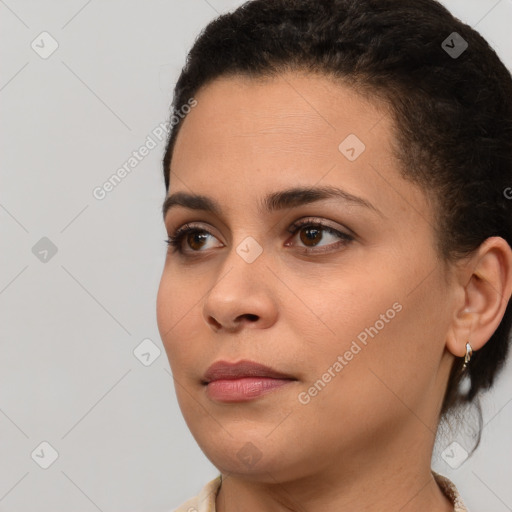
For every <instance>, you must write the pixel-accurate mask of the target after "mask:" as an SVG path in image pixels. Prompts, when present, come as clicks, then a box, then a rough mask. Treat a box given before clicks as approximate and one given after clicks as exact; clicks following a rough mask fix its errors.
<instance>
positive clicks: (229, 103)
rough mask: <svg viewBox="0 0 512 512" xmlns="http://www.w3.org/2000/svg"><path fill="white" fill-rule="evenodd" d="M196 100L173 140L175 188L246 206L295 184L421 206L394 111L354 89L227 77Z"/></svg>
mask: <svg viewBox="0 0 512 512" xmlns="http://www.w3.org/2000/svg"><path fill="white" fill-rule="evenodd" d="M195 99H196V100H197V106H195V107H194V108H193V109H192V110H191V112H190V113H189V114H188V115H187V117H186V118H185V120H184V121H183V125H182V126H181V129H180V132H179V134H178V137H177V140H176V144H175V149H174V154H173V159H172V162H171V178H170V183H171V185H170V191H169V192H170V193H172V192H175V191H190V190H188V189H190V188H193V189H194V191H195V192H200V193H203V194H206V195H207V194H208V192H212V193H213V192H215V195H216V196H217V198H218V199H219V200H220V201H224V202H226V203H230V204H235V203H238V206H240V207H242V206H243V205H244V203H246V202H247V201H250V200H251V198H252V197H254V198H255V199H256V197H262V196H263V195H265V194H266V193H268V192H272V191H275V190H279V189H284V188H286V187H289V186H290V184H294V185H309V186H312V185H316V184H323V185H333V186H340V187H343V188H344V189H345V190H347V191H348V192H350V193H353V194H356V195H360V196H365V197H369V198H372V202H373V203H374V204H375V205H376V206H377V207H378V208H379V209H382V208H380V207H379V204H381V206H382V203H384V202H388V203H389V204H390V205H391V206H393V207H394V208H395V209H396V208H398V209H399V210H400V209H401V210H402V211H403V210H404V209H407V201H405V202H404V201H403V199H404V197H408V196H409V197H411V194H412V195H414V194H417V195H418V198H416V199H413V201H419V202H418V205H419V207H421V202H422V201H423V197H422V196H423V194H422V193H421V191H420V190H414V191H411V190H410V189H411V188H416V187H412V185H411V183H410V182H405V180H403V178H401V177H400V175H399V172H398V170H397V165H398V164H397V162H396V160H395V158H394V157H393V154H392V147H391V144H392V142H393V141H394V138H393V133H394V125H393V122H392V120H391V117H390V115H389V114H388V113H387V111H386V109H385V108H384V107H383V106H382V105H381V104H379V103H377V102H373V101H369V100H367V99H364V98H363V97H362V96H360V95H359V94H358V93H357V92H356V91H354V90H353V89H352V88H351V87H349V86H348V85H343V84H341V83H334V81H333V80H332V79H330V78H327V77H324V76H319V75H307V74H297V73H294V74H292V73H290V74H283V75H279V76H277V77H273V78H270V79H257V80H256V79H253V78H248V77H223V78H220V79H217V80H215V81H214V82H212V83H210V84H208V85H207V86H206V87H204V88H202V89H201V90H200V91H199V92H198V94H197V95H196V98H195ZM401 195H402V196H403V197H402V201H397V199H399V198H400V196H401ZM409 206H410V205H409Z"/></svg>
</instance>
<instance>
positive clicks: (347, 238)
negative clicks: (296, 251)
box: [164, 219, 354, 255]
mask: <svg viewBox="0 0 512 512" xmlns="http://www.w3.org/2000/svg"><path fill="white" fill-rule="evenodd" d="M303 227H313V228H320V229H322V230H324V231H327V232H328V233H330V234H332V235H336V236H338V237H339V238H341V241H340V242H338V243H336V244H330V245H328V246H325V247H330V248H331V249H332V246H336V247H339V246H340V245H347V244H348V243H350V242H352V241H353V240H354V237H353V236H352V235H349V234H348V233H343V232H342V231H338V230H337V229H334V228H332V227H331V226H327V225H325V224H322V223H321V222H318V221H314V220H312V219H302V220H298V221H296V222H294V223H293V224H292V225H291V229H289V230H288V233H290V234H292V235H295V234H296V233H297V232H298V231H300V229H301V228H303ZM190 233H206V234H208V235H211V233H210V232H209V231H207V230H206V229H201V228H198V227H195V226H193V225H190V224H184V225H183V226H182V227H181V228H179V229H177V230H176V232H175V233H174V235H169V237H168V239H167V240H164V241H165V242H166V243H167V244H168V245H169V247H171V248H172V252H173V253H174V252H177V253H179V254H181V255H186V252H185V251H184V250H183V248H182V241H183V239H184V238H185V236H187V235H188V234H190ZM212 236H213V235H212ZM302 249H303V250H304V251H303V252H305V253H308V254H309V253H317V254H318V253H322V252H325V250H314V249H312V248H307V247H303V248H302ZM331 249H328V250H329V251H330V250H331ZM192 252H193V253H201V252H204V251H192Z"/></svg>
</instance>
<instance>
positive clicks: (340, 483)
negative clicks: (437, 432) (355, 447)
mask: <svg viewBox="0 0 512 512" xmlns="http://www.w3.org/2000/svg"><path fill="white" fill-rule="evenodd" d="M415 430H416V431H414V432H412V435H410V436H409V439H408V440H406V439H405V438H404V437H403V436H397V440H396V444H395V443H383V445H382V446H379V447H376V446H370V447H368V450H367V451H366V456H365V455H361V453H360V452H359V453H357V452H356V453H349V454H347V453H346V452H345V453H343V454H339V456H337V457H333V458H332V459H333V460H334V461H335V463H333V464H331V466H323V467H322V468H320V469H319V470H318V471H316V472H315V473H311V472H310V473H308V474H304V475H300V476H297V477H296V478H286V477H285V476H284V473H283V474H281V473H277V472H276V473H273V474H272V473H271V472H270V471H267V472H264V473H262V474H259V475H257V476H255V475H250V476H247V475H235V474H229V475H225V474H224V473H223V481H222V485H221V488H220V490H219V492H218V495H217V500H216V510H217V512H237V511H240V510H244V511H245V512H260V511H261V510H265V511H266V512H291V511H297V512H314V511H318V510H322V511H324V512H353V510H354V509H357V510H358V511H360V512H382V510H397V511H398V510H399V511H400V512H453V505H452V504H451V503H450V501H449V500H448V498H447V497H446V496H445V495H444V493H443V492H442V490H441V489H440V488H439V486H438V485H437V483H436V482H435V480H434V477H433V475H432V473H431V469H430V462H431V454H432V448H433V442H434V439H433V434H432V432H431V431H430V430H428V429H426V428H425V426H424V425H423V426H421V425H419V426H418V428H417V429H415ZM402 434H403V433H402ZM341 461H343V462H345V461H348V462H347V463H342V462H341Z"/></svg>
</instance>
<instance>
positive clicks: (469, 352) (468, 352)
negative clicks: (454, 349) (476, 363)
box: [462, 341, 473, 369]
mask: <svg viewBox="0 0 512 512" xmlns="http://www.w3.org/2000/svg"><path fill="white" fill-rule="evenodd" d="M472 355H473V349H472V348H471V345H470V344H469V341H468V342H467V343H466V355H465V356H464V364H463V365H462V369H464V368H466V367H467V365H468V363H469V361H470V360H471V356H472Z"/></svg>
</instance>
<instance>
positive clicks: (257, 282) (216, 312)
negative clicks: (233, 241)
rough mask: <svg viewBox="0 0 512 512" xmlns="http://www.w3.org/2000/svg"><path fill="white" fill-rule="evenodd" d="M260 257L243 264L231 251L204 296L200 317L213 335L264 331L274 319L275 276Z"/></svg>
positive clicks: (275, 309) (275, 305)
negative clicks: (273, 289)
mask: <svg viewBox="0 0 512 512" xmlns="http://www.w3.org/2000/svg"><path fill="white" fill-rule="evenodd" d="M263 260H264V258H262V256H260V257H259V258H258V259H257V260H256V261H254V262H252V263H247V262H246V261H244V260H243V259H242V258H240V256H239V255H238V254H237V253H236V252H235V251H234V250H233V254H232V255H230V256H229V257H228V258H226V260H225V262H224V263H225V264H224V265H223V266H222V271H221V272H219V275H218V276H216V279H215V283H214V285H213V286H212V287H211V288H210V290H209V292H208V293H207V295H206V297H205V301H204V305H203V317H204V319H205V321H206V322H207V324H208V325H209V326H210V327H211V329H212V330H214V331H215V332H219V331H226V332H238V331H240V330H241V329H243V328H244V327H245V328H254V329H256V328H259V329H266V328H268V327H270V326H271V325H272V324H273V323H274V322H275V321H276V319H277V303H276V297H275V295H274V294H273V292H272V283H273V282H275V277H274V276H273V274H272V272H270V270H269V269H268V268H267V267H266V264H265V262H264V261H263Z"/></svg>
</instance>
